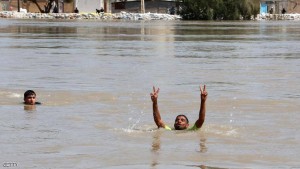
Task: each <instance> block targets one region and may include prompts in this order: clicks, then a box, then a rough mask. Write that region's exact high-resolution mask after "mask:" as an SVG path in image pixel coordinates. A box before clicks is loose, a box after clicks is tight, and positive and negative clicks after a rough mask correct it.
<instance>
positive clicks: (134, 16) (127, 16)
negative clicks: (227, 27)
mask: <svg viewBox="0 0 300 169" xmlns="http://www.w3.org/2000/svg"><path fill="white" fill-rule="evenodd" d="M0 18H19V19H99V20H117V19H119V20H120V19H121V20H180V19H181V17H180V16H179V15H169V14H158V13H145V14H141V13H127V12H120V13H100V14H98V13H80V14H77V13H25V12H16V11H1V12H0ZM254 20H300V14H260V15H257V17H256V18H255V19H254Z"/></svg>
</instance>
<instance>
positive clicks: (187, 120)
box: [175, 114, 189, 124]
mask: <svg viewBox="0 0 300 169" xmlns="http://www.w3.org/2000/svg"><path fill="white" fill-rule="evenodd" d="M179 116H183V117H184V118H185V119H186V122H187V124H189V119H188V118H187V117H186V116H185V115H184V114H179V115H178V116H176V118H175V119H177V117H179Z"/></svg>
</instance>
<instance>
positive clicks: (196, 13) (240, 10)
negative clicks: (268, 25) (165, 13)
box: [179, 0, 259, 20]
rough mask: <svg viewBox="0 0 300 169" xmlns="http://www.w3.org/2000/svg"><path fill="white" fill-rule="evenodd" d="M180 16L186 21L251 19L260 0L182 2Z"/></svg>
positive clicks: (193, 0)
mask: <svg viewBox="0 0 300 169" xmlns="http://www.w3.org/2000/svg"><path fill="white" fill-rule="evenodd" d="M180 7H181V9H180V11H179V14H180V15H181V16H182V18H183V19H186V20H238V19H241V18H242V19H251V16H253V15H256V14H258V12H259V0H182V2H181V5H180Z"/></svg>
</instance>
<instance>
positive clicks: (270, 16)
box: [256, 14, 300, 20]
mask: <svg viewBox="0 0 300 169" xmlns="http://www.w3.org/2000/svg"><path fill="white" fill-rule="evenodd" d="M256 19H257V20H300V14H260V15H258V16H257V18H256Z"/></svg>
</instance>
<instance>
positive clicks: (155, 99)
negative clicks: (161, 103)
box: [150, 86, 165, 128]
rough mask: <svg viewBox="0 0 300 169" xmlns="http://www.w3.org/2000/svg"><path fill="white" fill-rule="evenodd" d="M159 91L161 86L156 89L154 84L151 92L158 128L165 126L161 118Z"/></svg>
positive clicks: (154, 116)
mask: <svg viewBox="0 0 300 169" xmlns="http://www.w3.org/2000/svg"><path fill="white" fill-rule="evenodd" d="M158 93H159V88H157V89H155V87H154V86H153V92H152V93H150V96H151V100H152V104H153V118H154V121H155V124H156V125H157V127H158V128H160V127H163V128H164V127H165V124H164V122H163V121H162V119H161V116H160V113H159V109H158V104H157V98H158Z"/></svg>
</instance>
